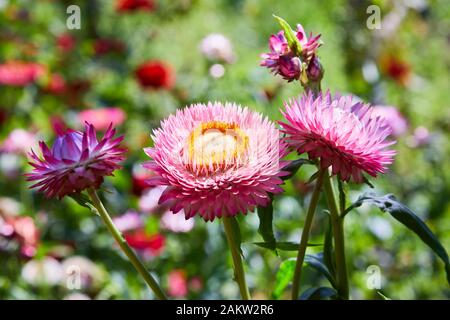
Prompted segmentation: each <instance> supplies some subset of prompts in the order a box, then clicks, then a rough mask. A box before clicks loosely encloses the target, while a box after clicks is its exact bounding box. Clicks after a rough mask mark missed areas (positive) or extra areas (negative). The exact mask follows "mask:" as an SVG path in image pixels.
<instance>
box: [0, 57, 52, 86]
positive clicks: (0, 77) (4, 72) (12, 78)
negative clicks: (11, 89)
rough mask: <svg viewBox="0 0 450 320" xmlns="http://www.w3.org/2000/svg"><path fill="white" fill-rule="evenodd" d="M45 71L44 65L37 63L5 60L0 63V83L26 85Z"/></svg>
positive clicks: (34, 80)
mask: <svg viewBox="0 0 450 320" xmlns="http://www.w3.org/2000/svg"><path fill="white" fill-rule="evenodd" d="M45 73H46V67H45V66H44V65H42V64H39V63H34V62H24V61H7V62H5V63H2V64H0V85H1V84H3V85H9V86H26V85H28V84H31V83H34V82H36V80H38V78H39V77H41V76H43V75H44V74H45Z"/></svg>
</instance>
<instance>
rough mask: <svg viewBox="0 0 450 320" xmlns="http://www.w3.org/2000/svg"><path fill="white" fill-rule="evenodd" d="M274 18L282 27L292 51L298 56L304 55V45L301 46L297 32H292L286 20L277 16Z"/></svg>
mask: <svg viewBox="0 0 450 320" xmlns="http://www.w3.org/2000/svg"><path fill="white" fill-rule="evenodd" d="M273 17H274V18H275V19H276V20H277V21H278V23H279V24H280V26H281V29H283V31H284V36H285V37H286V40H287V42H288V45H289V48H291V50H292V51H293V52H294V53H295V55H296V56H300V55H301V53H302V45H301V44H300V41H298V39H297V35H296V34H295V31H294V30H292V28H291V26H290V25H289V23H287V22H286V20H284V19H283V18H280V17H278V16H276V15H273Z"/></svg>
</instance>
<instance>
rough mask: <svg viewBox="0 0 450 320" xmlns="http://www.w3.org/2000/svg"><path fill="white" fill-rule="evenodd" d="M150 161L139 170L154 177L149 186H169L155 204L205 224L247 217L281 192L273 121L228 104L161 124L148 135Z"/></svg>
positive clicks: (194, 109)
mask: <svg viewBox="0 0 450 320" xmlns="http://www.w3.org/2000/svg"><path fill="white" fill-rule="evenodd" d="M152 138H153V140H154V147H153V148H146V149H145V152H146V154H147V155H148V156H150V157H151V158H152V159H153V160H152V161H149V162H147V163H145V164H144V166H145V167H146V168H147V169H149V170H151V171H153V172H154V173H156V176H154V177H152V178H150V179H148V180H147V181H148V183H149V184H150V185H154V186H156V185H166V186H168V187H167V188H166V189H165V190H164V192H163V193H162V195H161V197H160V199H159V203H160V204H166V203H167V204H168V205H169V208H170V210H171V211H172V212H173V213H178V212H180V211H181V210H182V209H183V210H184V214H185V218H186V219H189V218H191V217H193V216H195V215H196V214H198V215H200V216H202V217H203V219H205V220H206V221H212V220H214V219H215V218H216V217H218V218H220V217H223V216H234V215H236V214H238V213H242V214H247V212H248V211H253V210H254V208H255V207H256V206H266V205H268V204H269V202H270V195H269V194H271V193H272V194H274V193H279V192H281V191H282V189H281V188H280V186H279V185H280V184H282V182H283V181H282V180H281V179H280V176H283V175H287V174H288V173H287V172H284V171H283V170H282V168H283V167H284V166H285V165H286V164H287V162H286V161H280V158H281V157H283V156H284V155H285V154H286V145H285V143H283V142H281V144H280V139H279V131H278V130H277V128H276V127H275V125H274V123H272V122H270V121H269V120H268V119H267V118H264V117H263V116H262V115H261V114H259V113H256V112H252V111H250V110H249V109H247V108H242V107H240V106H238V105H235V104H232V103H225V104H222V103H218V102H215V103H208V104H207V105H204V104H195V105H191V106H190V107H187V108H185V109H183V110H179V111H177V113H176V114H175V115H171V116H169V117H168V118H167V119H166V120H164V121H163V122H162V123H161V128H159V129H157V130H154V131H153V136H152Z"/></svg>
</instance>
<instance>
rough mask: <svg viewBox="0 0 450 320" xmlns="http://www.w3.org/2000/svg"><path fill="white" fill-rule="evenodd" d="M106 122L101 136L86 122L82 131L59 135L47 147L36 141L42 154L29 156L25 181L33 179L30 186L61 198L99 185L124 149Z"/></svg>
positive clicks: (108, 174) (121, 155)
mask: <svg viewBox="0 0 450 320" xmlns="http://www.w3.org/2000/svg"><path fill="white" fill-rule="evenodd" d="M114 135H115V129H113V128H112V126H110V127H109V128H108V130H107V131H106V133H105V135H104V136H103V138H102V139H101V140H100V141H99V140H97V135H96V132H95V128H94V126H93V125H91V124H88V123H86V127H85V131H84V132H79V131H71V132H68V133H66V134H64V135H61V136H59V137H58V138H57V139H56V141H55V143H54V144H53V147H52V148H51V149H49V148H48V147H47V145H46V144H45V143H44V142H42V141H41V142H40V147H41V151H42V156H43V158H39V157H38V156H37V155H36V153H35V152H34V151H31V153H30V156H31V158H32V160H34V162H30V164H31V165H32V166H33V167H34V169H33V171H32V172H31V173H28V174H27V177H28V180H29V181H37V183H36V184H34V185H32V186H31V188H36V187H39V191H41V192H43V193H44V194H45V195H46V196H47V197H58V198H62V197H64V196H65V195H68V194H72V193H77V192H80V191H83V190H85V189H87V188H91V187H92V188H99V187H100V185H101V184H102V182H103V177H104V176H111V175H112V172H113V171H114V170H116V169H118V168H120V165H119V162H120V161H122V160H123V159H124V152H125V150H124V149H123V148H121V147H120V146H119V144H120V142H121V141H122V140H123V136H121V137H116V138H115V137H114Z"/></svg>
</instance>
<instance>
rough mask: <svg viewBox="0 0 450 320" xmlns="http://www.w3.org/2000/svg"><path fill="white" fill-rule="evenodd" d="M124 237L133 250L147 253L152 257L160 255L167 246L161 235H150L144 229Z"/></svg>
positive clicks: (128, 233)
mask: <svg viewBox="0 0 450 320" xmlns="http://www.w3.org/2000/svg"><path fill="white" fill-rule="evenodd" d="M124 237H125V240H126V241H127V242H128V244H129V245H130V246H131V247H132V248H134V249H136V250H142V251H145V252H146V253H150V254H151V255H152V256H157V255H159V254H160V253H161V252H162V250H163V249H164V245H165V238H164V237H163V236H162V235H161V234H158V233H157V234H153V235H148V234H147V233H146V232H145V230H144V229H139V230H136V231H132V232H127V233H125V235H124Z"/></svg>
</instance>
